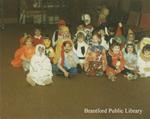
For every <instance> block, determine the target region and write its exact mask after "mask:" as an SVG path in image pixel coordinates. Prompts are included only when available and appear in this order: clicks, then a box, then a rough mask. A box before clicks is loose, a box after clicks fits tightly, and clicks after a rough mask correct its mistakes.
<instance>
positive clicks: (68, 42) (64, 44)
mask: <svg viewBox="0 0 150 119" xmlns="http://www.w3.org/2000/svg"><path fill="white" fill-rule="evenodd" d="M67 44H69V45H70V46H71V47H72V43H71V42H70V41H64V42H63V46H64V47H65V46H66V45H67Z"/></svg>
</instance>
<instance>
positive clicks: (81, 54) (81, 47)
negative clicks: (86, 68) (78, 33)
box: [74, 41, 88, 63]
mask: <svg viewBox="0 0 150 119" xmlns="http://www.w3.org/2000/svg"><path fill="white" fill-rule="evenodd" d="M87 49H88V45H87V44H86V43H85V42H84V41H83V42H77V44H76V46H74V52H75V53H76V55H77V56H78V58H79V61H80V63H84V62H85V55H86V52H87Z"/></svg>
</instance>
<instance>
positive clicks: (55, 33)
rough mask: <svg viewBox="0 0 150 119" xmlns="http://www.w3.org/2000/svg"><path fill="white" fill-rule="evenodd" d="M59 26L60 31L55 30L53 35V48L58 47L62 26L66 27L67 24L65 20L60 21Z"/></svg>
mask: <svg viewBox="0 0 150 119" xmlns="http://www.w3.org/2000/svg"><path fill="white" fill-rule="evenodd" d="M57 25H58V29H57V30H55V31H54V33H53V35H52V46H53V48H54V47H55V46H56V43H57V40H58V36H59V35H60V28H61V27H62V26H66V22H65V21H64V20H59V21H58V23H57Z"/></svg>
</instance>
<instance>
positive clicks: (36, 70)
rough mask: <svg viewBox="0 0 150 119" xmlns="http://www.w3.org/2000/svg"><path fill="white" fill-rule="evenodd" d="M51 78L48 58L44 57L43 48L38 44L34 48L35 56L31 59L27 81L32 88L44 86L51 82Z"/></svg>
mask: <svg viewBox="0 0 150 119" xmlns="http://www.w3.org/2000/svg"><path fill="white" fill-rule="evenodd" d="M52 76H53V74H52V66H51V62H50V60H49V58H48V57H47V56H46V55H45V46H44V45H41V44H39V45H37V46H36V50H35V55H33V57H32V59H31V65H30V72H29V73H28V74H27V81H28V82H29V83H30V84H31V85H32V86H34V85H35V84H37V85H43V86H44V85H48V84H50V83H52V82H53V81H52ZM34 83H35V84H34Z"/></svg>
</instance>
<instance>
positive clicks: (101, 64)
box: [85, 33, 106, 76]
mask: <svg viewBox="0 0 150 119" xmlns="http://www.w3.org/2000/svg"><path fill="white" fill-rule="evenodd" d="M100 42H101V39H100V35H99V34H98V33H94V34H93V37H92V45H91V46H90V47H89V48H88V51H87V54H86V60H85V61H86V68H85V70H86V72H87V75H91V76H102V75H103V72H104V71H105V68H106V52H105V48H104V47H103V46H101V45H100Z"/></svg>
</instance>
